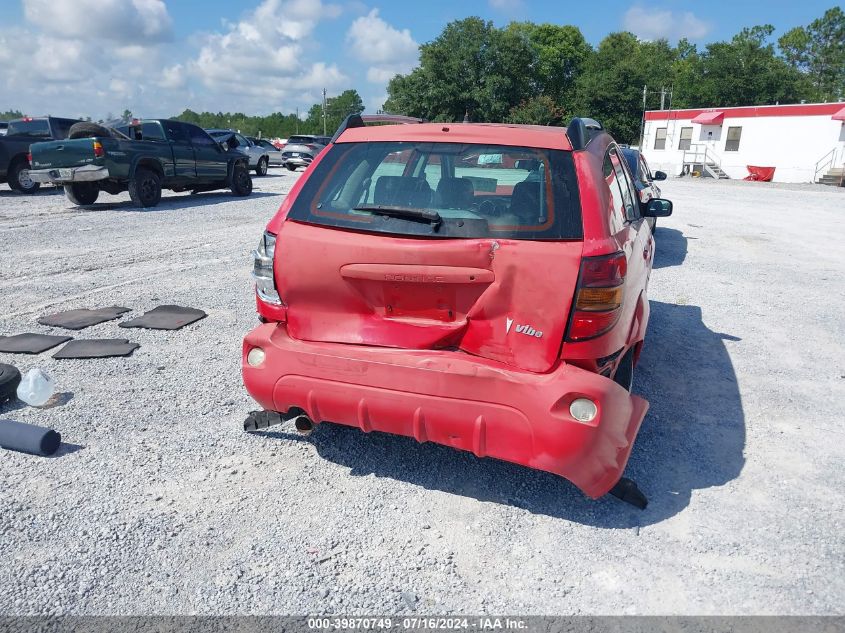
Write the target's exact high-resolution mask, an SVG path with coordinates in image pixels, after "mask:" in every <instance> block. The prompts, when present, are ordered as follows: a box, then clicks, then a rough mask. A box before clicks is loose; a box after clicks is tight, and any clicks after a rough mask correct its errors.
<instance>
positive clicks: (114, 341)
mask: <svg viewBox="0 0 845 633" xmlns="http://www.w3.org/2000/svg"><path fill="white" fill-rule="evenodd" d="M139 347H141V346H140V345H138V343H130V342H129V341H127V340H126V339H125V338H89V339H77V340H75V341H71V342H70V343H68V344H67V345H65V346H64V347H63V348H62V349H60V350H59V351H58V352H56V353H55V354H53V358H112V357H114V356H129V355H130V354H131V353H132V352H134V351H135V350H136V349H138V348H139Z"/></svg>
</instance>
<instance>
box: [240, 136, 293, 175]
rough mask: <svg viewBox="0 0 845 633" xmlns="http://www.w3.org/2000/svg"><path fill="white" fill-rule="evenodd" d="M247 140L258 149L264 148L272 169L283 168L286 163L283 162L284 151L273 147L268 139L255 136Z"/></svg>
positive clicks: (248, 137)
mask: <svg viewBox="0 0 845 633" xmlns="http://www.w3.org/2000/svg"><path fill="white" fill-rule="evenodd" d="M246 138H247V140H248V141H249V142H250V143H252V144H253V145H255V146H256V147H260V148H262V149H263V150H264V151H266V152H267V159H268V161H269V165H270V166H271V167H281V166H282V165H283V163H284V161H283V160H282V150H280V149H279V148H278V147H276V146H275V145H273V144H272V143H271V142H270V141H268V140H267V139H266V138H255V137H254V136H247V137H246Z"/></svg>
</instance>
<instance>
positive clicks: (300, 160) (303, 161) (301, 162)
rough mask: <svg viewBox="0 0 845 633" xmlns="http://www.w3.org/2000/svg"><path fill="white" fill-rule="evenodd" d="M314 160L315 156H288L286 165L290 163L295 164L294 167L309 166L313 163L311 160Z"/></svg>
mask: <svg viewBox="0 0 845 633" xmlns="http://www.w3.org/2000/svg"><path fill="white" fill-rule="evenodd" d="M312 160H314V159H313V158H306V157H304V156H298V157H296V158H286V159H285V163H284V164H285V167H287V166H288V165H293V166H294V167H308V165H310V164H311V161H312Z"/></svg>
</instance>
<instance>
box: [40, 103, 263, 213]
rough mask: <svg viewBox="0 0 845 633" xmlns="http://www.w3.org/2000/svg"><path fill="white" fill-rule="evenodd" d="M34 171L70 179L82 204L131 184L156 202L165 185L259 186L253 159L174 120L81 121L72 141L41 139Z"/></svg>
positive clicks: (139, 199) (236, 189) (47, 178)
mask: <svg viewBox="0 0 845 633" xmlns="http://www.w3.org/2000/svg"><path fill="white" fill-rule="evenodd" d="M31 154H32V169H31V170H30V172H29V177H30V178H32V179H33V180H34V181H36V182H52V183H55V184H61V185H64V188H65V194H66V195H67V197H68V199H69V200H70V201H71V202H73V203H74V204H78V205H83V206H85V205H90V204H94V202H95V201H96V200H97V197H98V196H99V195H100V191H105V192H107V193H110V194H113V195H114V194H118V193H121V192H123V191H126V190H128V191H129V197H130V198H132V202H134V203H135V204H136V205H138V206H141V207H153V206H155V205H157V204H158V203H159V200H161V190H162V189H170V190H172V191H188V190H190V191H192V192H197V191H211V190H213V189H231V190H232V193H234V194H235V195H236V196H248V195H249V194H250V193H252V178H251V177H250V175H249V167H248V161H249V158H248V157H247V155H246V154H244V153H243V152H239V151H236V150H230V151H227V150H226V149H224V148H223V147H221V146H220V145H219V144H218V143H217V142H215V141H214V139H212V138H211V137H210V136H209V135H208V134H207V133H206V132H205V130H203V129H202V128H200V127H198V126H196V125H192V124H190V123H184V122H182V121H173V120H170V119H145V120H141V121H133V122H132V123H131V124H129V125H124V126H122V127H118V128H104V127H102V126H99V125H97V124H94V123H87V122H85V123H79V124H77V125H74V126H73V128H72V129H71V130H70V134H69V139H68V140H66V141H58V142H55V141H54V142H50V143H35V144H33V145H32V148H31Z"/></svg>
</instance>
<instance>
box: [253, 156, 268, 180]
mask: <svg viewBox="0 0 845 633" xmlns="http://www.w3.org/2000/svg"><path fill="white" fill-rule="evenodd" d="M255 173H256V175H258V176H266V175H267V159H266V158H265V157H264V156H262V157H261V158H259V159H258V164H257V165H256V166H255Z"/></svg>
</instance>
